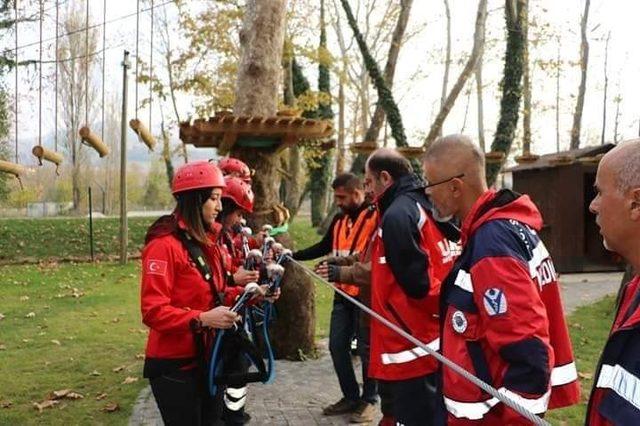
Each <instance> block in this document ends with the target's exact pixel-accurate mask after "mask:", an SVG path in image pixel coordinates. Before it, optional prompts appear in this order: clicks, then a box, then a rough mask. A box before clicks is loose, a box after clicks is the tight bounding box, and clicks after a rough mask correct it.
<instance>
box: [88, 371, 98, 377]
mask: <svg viewBox="0 0 640 426" xmlns="http://www.w3.org/2000/svg"><path fill="white" fill-rule="evenodd" d="M89 375H90V376H101V374H100V372H99V371H98V370H93V371H92V372H91V373H89Z"/></svg>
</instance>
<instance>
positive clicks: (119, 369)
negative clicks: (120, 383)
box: [111, 365, 124, 373]
mask: <svg viewBox="0 0 640 426" xmlns="http://www.w3.org/2000/svg"><path fill="white" fill-rule="evenodd" d="M122 370H124V365H121V366H119V367H116V368H114V369H113V370H111V371H113V372H114V373H119V372H121V371H122Z"/></svg>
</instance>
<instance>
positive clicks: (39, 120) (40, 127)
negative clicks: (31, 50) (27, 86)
mask: <svg viewBox="0 0 640 426" xmlns="http://www.w3.org/2000/svg"><path fill="white" fill-rule="evenodd" d="M43 9H44V3H43V2H42V0H40V49H39V52H38V53H39V55H40V66H39V68H40V75H39V76H38V79H39V88H38V145H39V146H42V20H43V16H44V10H43ZM40 164H41V165H42V161H41V162H40Z"/></svg>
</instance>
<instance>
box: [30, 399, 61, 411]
mask: <svg viewBox="0 0 640 426" xmlns="http://www.w3.org/2000/svg"><path fill="white" fill-rule="evenodd" d="M58 404H60V401H56V400H55V399H47V400H46V401H42V402H34V403H33V406H34V407H35V409H36V410H38V412H39V413H42V411H43V410H45V409H47V408H52V407H55V406H56V405H58Z"/></svg>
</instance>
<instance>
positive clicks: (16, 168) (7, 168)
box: [0, 160, 27, 189]
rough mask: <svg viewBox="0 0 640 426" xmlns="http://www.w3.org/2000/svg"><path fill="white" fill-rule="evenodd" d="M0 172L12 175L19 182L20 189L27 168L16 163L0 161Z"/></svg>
mask: <svg viewBox="0 0 640 426" xmlns="http://www.w3.org/2000/svg"><path fill="white" fill-rule="evenodd" d="M0 172H3V173H8V174H10V175H13V176H14V177H15V178H16V179H18V182H20V189H22V176H24V175H25V174H26V173H27V168H26V167H24V166H21V165H20V164H17V163H11V162H9V161H4V160H0Z"/></svg>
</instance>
